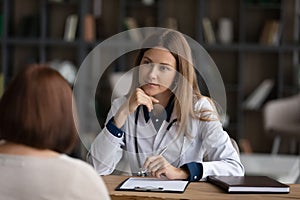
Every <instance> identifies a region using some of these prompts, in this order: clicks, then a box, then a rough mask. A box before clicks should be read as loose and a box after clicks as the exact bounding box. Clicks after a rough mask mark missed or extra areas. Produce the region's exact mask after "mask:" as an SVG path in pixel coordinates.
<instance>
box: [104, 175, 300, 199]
mask: <svg viewBox="0 0 300 200" xmlns="http://www.w3.org/2000/svg"><path fill="white" fill-rule="evenodd" d="M102 178H103V180H104V182H105V183H106V186H107V189H108V191H109V194H110V196H111V198H112V200H115V199H120V200H129V199H130V200H133V199H146V200H150V199H151V200H152V199H154V200H158V199H213V200H216V199H225V200H226V199H228V200H229V199H230V200H232V199H238V200H240V199H242V200H243V199H245V200H250V199H251V200H252V199H264V200H265V199H272V200H274V199H275V200H276V199H300V184H292V185H290V193H289V194H227V193H225V192H223V190H221V189H219V188H218V187H216V186H214V185H212V184H210V183H206V182H193V183H190V184H189V185H188V187H187V188H186V190H185V192H184V193H158V192H128V191H115V188H116V187H117V186H118V185H119V184H120V183H121V182H122V181H124V180H125V179H126V178H128V177H127V176H113V175H109V176H103V177H102Z"/></svg>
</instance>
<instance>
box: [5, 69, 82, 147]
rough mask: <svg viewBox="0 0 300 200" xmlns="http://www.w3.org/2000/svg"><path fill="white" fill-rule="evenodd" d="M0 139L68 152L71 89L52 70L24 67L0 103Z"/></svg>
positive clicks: (71, 122) (72, 133)
mask: <svg viewBox="0 0 300 200" xmlns="http://www.w3.org/2000/svg"><path fill="white" fill-rule="evenodd" d="M0 113H1V115H0V138H1V139H4V140H6V141H9V142H14V143H18V144H23V145H27V146H30V147H34V148H38V149H51V150H54V151H57V152H60V153H67V152H69V151H70V150H72V148H73V147H74V145H75V142H76V138H77V135H76V127H75V121H74V119H75V118H74V117H73V111H72V90H71V87H70V86H69V84H68V82H67V81H66V80H65V79H64V78H63V77H62V76H61V75H60V74H59V73H58V72H57V71H55V70H54V69H51V68H49V67H48V66H45V65H37V64H35V65H30V66H28V67H25V68H24V69H23V70H22V71H21V72H20V73H19V74H18V75H17V76H16V77H15V78H14V80H13V81H12V82H11V84H10V85H9V87H8V88H7V90H6V91H5V93H4V95H3V97H2V99H1V101H0Z"/></svg>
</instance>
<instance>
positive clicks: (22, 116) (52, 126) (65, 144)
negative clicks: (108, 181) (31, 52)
mask: <svg viewBox="0 0 300 200" xmlns="http://www.w3.org/2000/svg"><path fill="white" fill-rule="evenodd" d="M72 98H73V96H72V90H71V88H70V86H69V85H68V83H67V81H66V80H65V79H64V78H63V77H62V76H61V75H60V74H59V73H58V72H57V71H55V70H54V69H51V68H49V67H47V66H44V65H38V64H35V65H30V66H28V67H26V68H24V69H23V70H22V71H21V72H20V73H19V74H18V75H17V76H16V77H15V79H14V80H13V81H12V83H11V84H10V85H9V87H8V88H7V90H6V91H5V93H4V95H3V97H2V99H1V101H0V113H1V115H0V139H1V140H2V143H1V144H0V177H1V180H0V199H109V195H108V192H107V189H106V186H105V184H104V182H103V181H102V179H101V177H99V176H98V175H97V173H96V172H95V171H94V170H93V168H92V167H91V166H89V165H88V164H86V163H85V162H83V161H80V160H79V159H74V158H71V157H69V156H67V155H66V153H69V152H70V151H71V150H72V149H73V147H74V145H75V143H76V140H77V133H76V127H75V119H76V115H74V114H76V112H75V113H74V112H73V109H72Z"/></svg>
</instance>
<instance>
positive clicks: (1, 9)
mask: <svg viewBox="0 0 300 200" xmlns="http://www.w3.org/2000/svg"><path fill="white" fill-rule="evenodd" d="M299 4H300V2H299V0H226V1H223V0H187V1H182V0H159V1H158V0H26V1H23V0H0V36H1V39H0V42H1V50H0V62H1V68H0V95H1V94H2V93H3V91H4V90H5V87H7V85H8V84H9V82H10V81H11V79H12V78H13V77H14V75H15V74H16V72H18V70H19V69H20V68H21V67H23V66H25V65H26V64H30V63H35V62H41V63H49V64H50V65H51V66H52V67H53V68H56V69H57V70H58V71H59V72H60V73H62V74H63V76H64V77H65V78H66V79H67V80H68V81H69V83H70V85H71V86H72V85H73V83H74V78H75V75H76V72H77V70H78V68H79V67H80V65H81V63H82V62H83V60H84V59H85V57H86V55H87V54H88V53H89V52H90V51H91V50H92V49H93V48H94V47H95V46H97V45H98V44H99V43H101V41H103V40H105V39H106V38H108V37H110V36H113V35H114V34H117V33H119V32H121V31H125V30H128V29H132V28H137V27H145V26H155V27H166V28H172V29H176V30H178V31H180V32H182V33H184V34H186V35H188V36H190V37H192V38H193V39H195V40H196V41H198V42H199V43H200V44H201V45H202V46H203V47H204V48H205V49H206V50H207V52H208V53H209V55H210V56H211V57H212V59H213V60H214V62H215V63H216V65H217V67H218V69H219V71H220V73H221V75H222V78H223V81H224V84H225V89H226V95H227V112H226V116H225V119H226V120H225V121H224V129H225V130H226V131H228V133H229V135H230V137H232V138H234V139H235V140H236V141H237V143H238V146H239V148H240V151H241V155H242V156H244V157H242V158H243V159H245V160H244V161H243V162H245V163H246V162H248V163H252V162H263V160H265V158H266V157H268V156H266V155H277V157H276V159H275V161H270V163H269V164H270V166H272V165H273V166H274V163H272V162H277V161H278V159H277V158H279V157H282V156H283V157H284V156H285V157H287V159H288V160H287V161H280V164H282V163H283V162H285V164H284V165H283V168H284V167H285V166H295V167H294V168H295V170H296V171H294V172H293V173H294V175H292V176H293V177H296V176H298V175H299V168H300V164H299V154H300V143H299V141H300V139H299V138H300V136H299V135H300V128H299V126H300V125H299V124H300V111H299V110H300V108H299V107H300V98H299V95H298V94H299V91H300V64H299V55H300V42H299V37H300V34H299V29H300V22H299V20H300V5H299ZM140 34H141V35H139V34H135V35H129V36H128V43H126V44H124V45H130V43H134V42H137V41H139V40H140V39H141V38H142V37H143V33H140ZM134 55H135V52H131V53H128V54H126V55H124V56H122V57H121V58H120V59H117V60H116V61H115V62H113V63H111V65H110V66H109V68H107V70H106V71H105V73H104V75H103V76H102V78H101V80H100V82H99V85H98V90H97V94H96V95H95V99H96V103H95V105H91V106H95V107H96V110H97V115H98V121H99V123H100V124H101V125H102V126H103V123H104V120H105V116H106V113H107V112H108V109H109V107H110V101H111V98H112V90H113V89H114V84H115V83H116V82H117V80H118V79H119V78H120V77H121V76H122V74H123V73H124V72H126V71H127V70H129V69H130V67H131V64H130V62H129V60H132V59H133V58H134ZM201 88H202V87H201ZM206 92H207V91H206V88H203V93H204V94H206V95H209V94H207V93H206ZM278 102H279V103H278ZM271 104H272V105H271ZM275 104H276V105H277V104H280V105H279V106H278V107H277V106H276V105H275ZM288 105H291V106H288ZM270 110H271V111H270ZM285 112H287V113H285ZM274 116H279V117H278V119H277V118H276V119H273V118H274ZM86 119H87V120H88V119H89V116H86ZM274 124H275V125H274ZM83 129H84V131H86V132H87V133H88V132H90V131H91V130H89V127H83ZM92 134H94V135H95V134H97V133H92ZM82 149H84V148H82V147H81V145H80V144H79V145H78V149H77V150H75V151H74V156H76V157H80V158H82V159H85V151H84V150H82ZM250 155H251V156H252V157H249V156H250ZM261 155H262V156H264V157H262V158H261V157H255V156H261ZM247 156H248V157H247ZM249 159H250V161H249ZM251 159H254V160H251ZM259 159H262V161H260V160H259ZM283 159H286V158H283ZM280 164H278V165H280ZM250 165H251V164H250ZM247 167H248V165H247ZM251 167H252V168H251V169H250V168H249V171H251V170H252V169H253V166H251ZM254 168H255V166H254ZM258 171H262V169H261V168H259V169H258ZM294 179H295V178H294ZM294 179H293V181H295V180H296V179H295V180H294ZM289 180H291V179H289ZM290 182H291V181H290Z"/></svg>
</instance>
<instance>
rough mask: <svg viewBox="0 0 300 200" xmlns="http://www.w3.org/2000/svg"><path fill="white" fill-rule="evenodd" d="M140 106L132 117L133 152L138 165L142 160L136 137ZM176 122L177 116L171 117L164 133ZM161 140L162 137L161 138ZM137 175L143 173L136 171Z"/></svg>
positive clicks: (140, 164)
mask: <svg viewBox="0 0 300 200" xmlns="http://www.w3.org/2000/svg"><path fill="white" fill-rule="evenodd" d="M141 107H142V105H141V106H139V107H138V108H137V110H136V113H135V119H134V124H135V125H134V129H135V130H134V148H135V153H136V157H137V162H138V166H142V162H141V159H140V157H139V148H138V137H137V129H138V118H139V112H140V108H141ZM176 122H177V118H175V119H173V120H172V121H171V122H170V123H169V125H168V126H167V128H166V131H165V135H166V133H167V132H168V131H169V130H170V129H171V127H172V126H173V124H175V123H176ZM162 140H163V139H162ZM162 140H161V142H162ZM137 175H138V176H144V175H145V174H143V173H141V172H138V174H137Z"/></svg>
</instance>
